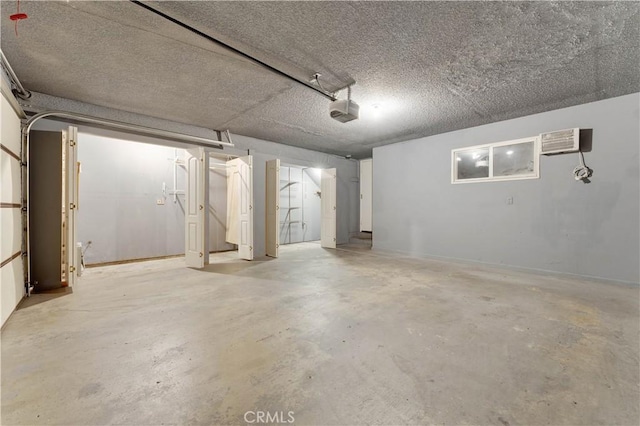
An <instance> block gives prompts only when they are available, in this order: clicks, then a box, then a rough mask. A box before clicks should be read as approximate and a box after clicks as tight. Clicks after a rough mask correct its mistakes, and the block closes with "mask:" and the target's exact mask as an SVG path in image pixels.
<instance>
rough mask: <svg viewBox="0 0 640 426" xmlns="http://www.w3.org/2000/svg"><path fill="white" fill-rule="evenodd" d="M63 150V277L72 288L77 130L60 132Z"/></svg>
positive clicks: (75, 275)
mask: <svg viewBox="0 0 640 426" xmlns="http://www.w3.org/2000/svg"><path fill="white" fill-rule="evenodd" d="M62 133H63V135H62V138H63V141H64V148H63V149H64V150H65V160H64V162H65V187H64V189H63V190H64V194H65V197H64V200H65V208H64V214H65V228H64V229H65V235H64V240H65V244H66V250H65V258H64V264H65V276H66V280H67V285H68V286H69V287H73V286H74V285H75V284H76V281H77V278H78V268H79V267H80V262H79V260H80V259H78V256H77V252H78V250H77V249H76V243H77V241H76V240H77V211H78V172H79V170H78V128H77V127H73V126H70V127H69V129H68V130H67V131H66V132H65V131H63V132H62Z"/></svg>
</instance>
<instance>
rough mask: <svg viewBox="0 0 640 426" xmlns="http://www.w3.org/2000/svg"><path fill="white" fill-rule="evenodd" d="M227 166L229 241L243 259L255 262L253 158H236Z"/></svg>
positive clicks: (248, 156)
mask: <svg viewBox="0 0 640 426" xmlns="http://www.w3.org/2000/svg"><path fill="white" fill-rule="evenodd" d="M227 166H228V167H227V173H228V175H227V176H228V178H227V191H228V193H230V194H231V195H230V198H229V203H228V204H227V209H229V215H230V217H229V219H230V220H229V221H228V222H227V227H228V228H229V231H228V233H227V237H228V238H227V241H228V242H231V243H234V244H237V245H238V256H239V257H240V258H241V259H246V260H253V157H252V156H251V155H247V156H246V157H240V158H236V159H235V160H231V161H228V162H227ZM234 228H235V229H234Z"/></svg>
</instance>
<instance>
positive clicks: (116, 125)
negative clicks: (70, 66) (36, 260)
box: [2, 55, 234, 297]
mask: <svg viewBox="0 0 640 426" xmlns="http://www.w3.org/2000/svg"><path fill="white" fill-rule="evenodd" d="M2 59H3V64H4V55H2ZM30 95H31V94H30V93H29V96H30ZM47 117H54V118H58V119H62V120H63V121H68V122H71V123H75V122H80V123H88V124H93V125H97V126H99V127H104V128H107V129H113V130H121V131H127V132H130V133H134V134H138V135H143V136H150V137H156V138H161V139H168V140H173V141H177V142H183V143H187V144H190V145H199V146H205V147H210V148H218V149H222V148H223V147H225V146H228V147H233V146H234V145H233V143H231V142H222V141H217V140H213V139H208V138H202V137H199V136H192V135H185V134H182V133H176V132H171V131H168V130H160V129H154V128H151V127H145V126H139V125H136V124H129V123H123V122H120V121H114V120H107V119H103V118H97V117H92V116H89V115H84V114H78V113H73V112H66V111H44V112H41V113H39V114H36V115H34V116H33V117H31V118H29V119H28V120H27V121H26V122H25V123H24V124H23V125H22V164H23V179H22V193H23V206H24V208H23V225H24V226H23V229H24V230H25V232H23V234H22V235H23V241H22V245H23V252H24V253H25V256H24V282H25V291H26V294H27V297H28V296H30V295H31V290H32V289H33V285H32V283H31V262H30V261H29V256H30V247H29V135H30V132H31V128H32V127H33V125H34V124H35V123H36V122H37V121H39V120H41V119H43V118H47ZM226 135H227V139H228V140H229V141H230V140H231V138H230V135H229V131H228V130H227V131H226Z"/></svg>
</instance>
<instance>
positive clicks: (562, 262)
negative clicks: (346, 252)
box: [373, 93, 640, 283]
mask: <svg viewBox="0 0 640 426" xmlns="http://www.w3.org/2000/svg"><path fill="white" fill-rule="evenodd" d="M639 104H640V94H637V93H636V94H632V95H627V96H622V97H618V98H612V99H608V100H604V101H600V102H594V103H589V104H584V105H579V106H575V107H570V108H565V109H560V110H556V111H550V112H546V113H542V114H536V115H531V116H527V117H522V118H518V119H514V120H508V121H503V122H498V123H493V124H489V125H484V126H480V127H474V128H470V129H465V130H460V131H456V132H451V133H446V134H441V135H437V136H432V137H427V138H422V139H416V140H412V141H408V142H403V143H398V144H393V145H387V146H384V147H379V148H375V149H374V151H373V158H374V167H373V180H374V182H373V245H374V249H376V250H388V251H395V252H402V253H407V254H410V255H423V256H437V257H447V258H458V259H465V260H471V261H479V262H486V263H492V264H504V265H511V266H517V267H524V268H533V269H539V270H548V271H557V272H562V273H570V274H578V275H582V276H590V277H600V278H604V279H608V280H616V281H623V282H631V283H638V282H639V281H640V272H639V269H638V268H639V267H638V259H639V258H640V248H639V245H640V243H639V236H640V225H639V222H640V211H639V210H640V201H639V192H640V184H639V180H640V177H639V175H640V172H639V157H638V151H639V145H640V129H639V128H640V118H639V115H640V113H639ZM572 127H580V128H582V129H592V150H591V152H587V153H585V160H586V163H587V165H588V166H589V167H591V168H592V169H593V170H594V175H593V177H592V182H591V183H589V184H584V183H582V182H577V181H575V180H574V179H573V176H572V171H573V168H574V167H575V166H576V165H577V164H578V154H577V153H571V154H561V155H555V156H542V157H541V163H540V174H541V177H540V179H533V180H521V181H510V182H485V183H470V184H457V185H452V184H451V149H453V148H461V147H465V146H472V145H479V144H484V143H490V142H499V141H507V140H511V139H518V138H523V137H529V136H532V135H537V134H539V133H541V132H546V131H553V130H560V129H566V128H572ZM584 141H585V140H584V139H582V140H581V143H584ZM509 197H513V204H512V205H508V204H507V202H506V201H507V199H508V198H509Z"/></svg>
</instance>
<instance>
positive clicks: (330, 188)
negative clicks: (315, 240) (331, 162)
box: [320, 169, 337, 248]
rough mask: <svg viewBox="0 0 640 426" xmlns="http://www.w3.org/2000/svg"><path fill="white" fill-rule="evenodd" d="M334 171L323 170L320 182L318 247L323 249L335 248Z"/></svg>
mask: <svg viewBox="0 0 640 426" xmlns="http://www.w3.org/2000/svg"><path fill="white" fill-rule="evenodd" d="M336 180H337V174H336V169H323V170H322V177H321V180H320V183H321V187H320V194H321V197H320V205H321V210H322V213H321V220H322V224H321V227H320V245H321V246H322V247H324V248H336V212H337V197H336Z"/></svg>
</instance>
